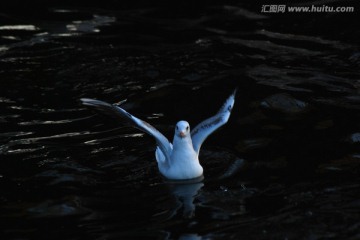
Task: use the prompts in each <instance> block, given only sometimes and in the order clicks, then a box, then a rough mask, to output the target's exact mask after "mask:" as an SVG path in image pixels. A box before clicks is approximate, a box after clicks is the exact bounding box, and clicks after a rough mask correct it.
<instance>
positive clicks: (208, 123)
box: [191, 89, 236, 154]
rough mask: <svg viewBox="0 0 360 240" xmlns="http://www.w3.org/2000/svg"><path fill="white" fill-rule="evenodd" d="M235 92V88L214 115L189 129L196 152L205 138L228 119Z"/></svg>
mask: <svg viewBox="0 0 360 240" xmlns="http://www.w3.org/2000/svg"><path fill="white" fill-rule="evenodd" d="M235 94H236V89H235V90H234V92H233V93H232V94H231V95H230V96H229V97H228V99H227V100H226V101H225V103H224V104H223V106H222V107H221V108H220V110H219V111H218V113H217V114H216V115H214V116H212V117H210V118H208V119H206V120H204V121H202V122H201V123H199V124H198V125H197V126H196V127H195V128H194V129H193V130H192V131H191V139H192V143H193V147H194V150H195V152H196V153H197V154H199V152H200V147H201V145H202V143H203V142H204V141H205V139H206V138H207V137H208V136H209V135H210V134H211V133H213V132H214V131H215V130H216V129H218V128H219V127H221V126H222V125H224V124H225V123H227V121H228V120H229V117H230V113H231V110H232V108H233V106H234V103H235Z"/></svg>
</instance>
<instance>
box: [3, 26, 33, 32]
mask: <svg viewBox="0 0 360 240" xmlns="http://www.w3.org/2000/svg"><path fill="white" fill-rule="evenodd" d="M0 30H25V31H35V30H39V29H38V28H37V27H35V26H34V25H4V26H0Z"/></svg>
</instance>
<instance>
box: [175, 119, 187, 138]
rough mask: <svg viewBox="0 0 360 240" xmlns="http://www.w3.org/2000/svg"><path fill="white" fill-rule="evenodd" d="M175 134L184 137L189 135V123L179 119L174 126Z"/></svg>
mask: <svg viewBox="0 0 360 240" xmlns="http://www.w3.org/2000/svg"><path fill="white" fill-rule="evenodd" d="M175 134H176V135H177V136H178V137H180V138H184V137H186V136H189V135H190V125H189V123H188V122H186V121H180V122H178V123H177V124H176V127H175Z"/></svg>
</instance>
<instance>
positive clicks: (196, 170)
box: [81, 90, 236, 180]
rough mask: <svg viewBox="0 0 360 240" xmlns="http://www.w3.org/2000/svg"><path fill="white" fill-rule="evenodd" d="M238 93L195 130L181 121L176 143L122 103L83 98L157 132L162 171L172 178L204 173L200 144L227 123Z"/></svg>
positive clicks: (157, 157) (155, 133) (84, 102)
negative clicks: (120, 104)
mask: <svg viewBox="0 0 360 240" xmlns="http://www.w3.org/2000/svg"><path fill="white" fill-rule="evenodd" d="M235 94H236V90H235V91H234V92H233V94H232V95H230V97H229V98H228V99H227V100H226V101H225V103H224V105H223V106H222V107H221V108H220V110H219V111H218V113H217V114H215V115H214V116H213V117H210V118H208V119H206V120H204V121H203V122H201V123H200V124H198V125H197V126H196V127H195V128H194V129H193V130H192V131H190V125H189V123H188V122H186V121H179V122H178V123H177V124H176V127H175V134H174V139H173V143H172V144H171V143H170V142H169V141H168V139H167V138H166V137H165V136H164V135H163V134H161V133H160V132H159V131H158V130H156V129H155V128H154V127H153V126H151V125H150V124H149V123H147V122H145V121H143V120H141V119H139V118H137V117H135V116H133V115H131V114H130V113H128V112H127V111H125V110H124V109H122V108H121V107H119V106H115V105H112V104H109V103H106V102H103V101H99V100H94V99H89V98H82V99H81V101H82V103H83V104H84V105H85V106H89V107H94V108H95V109H97V110H100V111H103V112H106V113H111V114H113V115H115V116H119V117H120V118H122V119H125V120H128V121H129V123H130V124H131V125H132V126H133V127H136V128H138V129H140V130H142V131H144V132H146V133H148V134H150V135H151V136H153V137H154V138H155V140H156V143H157V148H156V151H155V158H156V161H157V163H158V168H159V171H160V173H161V174H162V175H163V176H164V177H166V178H168V179H173V180H186V179H193V178H198V177H201V176H202V175H203V168H202V166H201V165H200V162H199V152H200V147H201V145H202V143H203V142H204V141H205V139H206V138H207V137H208V136H209V135H210V134H211V133H213V132H214V131H215V130H216V129H218V128H219V127H221V126H222V125H224V124H225V123H227V121H228V119H229V117H230V113H231V110H232V108H233V105H234V102H235Z"/></svg>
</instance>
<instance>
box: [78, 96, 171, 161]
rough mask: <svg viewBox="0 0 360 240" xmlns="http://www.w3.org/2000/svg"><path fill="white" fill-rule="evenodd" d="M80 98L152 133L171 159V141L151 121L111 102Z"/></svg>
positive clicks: (100, 109)
mask: <svg viewBox="0 0 360 240" xmlns="http://www.w3.org/2000/svg"><path fill="white" fill-rule="evenodd" d="M80 100H81V102H82V104H84V105H85V106H89V107H93V108H95V109H96V110H99V111H101V112H104V113H106V114H111V115H113V116H118V117H120V118H121V119H124V120H127V121H128V122H129V123H130V125H132V126H133V127H135V128H138V129H139V130H141V131H143V132H146V133H148V134H150V135H151V136H153V137H154V138H155V140H156V143H157V145H158V146H159V148H160V150H161V152H162V153H163V154H164V155H165V157H166V160H167V161H168V160H169V159H170V153H171V151H172V147H171V143H170V142H169V140H168V139H167V138H166V137H165V136H164V135H162V134H161V133H160V132H159V131H158V130H157V129H156V128H154V127H153V126H151V125H150V124H149V123H147V122H145V121H143V120H141V119H139V118H137V117H135V116H133V115H131V114H130V113H128V112H127V111H125V110H124V109H122V108H121V107H118V106H115V105H112V104H110V103H106V102H103V101H99V100H95V99H89V98H81V99H80Z"/></svg>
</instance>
